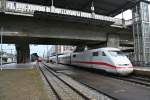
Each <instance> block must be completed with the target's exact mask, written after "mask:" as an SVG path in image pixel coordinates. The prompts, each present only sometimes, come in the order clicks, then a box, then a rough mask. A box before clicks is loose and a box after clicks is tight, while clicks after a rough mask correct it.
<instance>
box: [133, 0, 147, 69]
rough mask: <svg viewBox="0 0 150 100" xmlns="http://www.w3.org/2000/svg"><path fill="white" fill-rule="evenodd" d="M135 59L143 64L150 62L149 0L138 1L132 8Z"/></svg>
mask: <svg viewBox="0 0 150 100" xmlns="http://www.w3.org/2000/svg"><path fill="white" fill-rule="evenodd" d="M132 15H133V16H132V17H133V36H134V57H135V58H134V59H135V62H136V63H137V64H140V65H141V66H143V65H145V64H146V63H148V62H150V29H149V27H150V24H149V9H148V3H147V0H143V1H141V2H140V3H138V4H137V5H136V6H135V7H134V8H133V10H132Z"/></svg>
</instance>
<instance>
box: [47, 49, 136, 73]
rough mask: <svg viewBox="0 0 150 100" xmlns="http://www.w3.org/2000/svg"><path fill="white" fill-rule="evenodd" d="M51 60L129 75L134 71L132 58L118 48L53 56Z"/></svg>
mask: <svg viewBox="0 0 150 100" xmlns="http://www.w3.org/2000/svg"><path fill="white" fill-rule="evenodd" d="M50 59H51V62H57V61H58V63H61V64H69V65H75V66H80V67H85V68H94V69H101V70H104V71H106V72H109V73H114V74H119V75H128V74H130V73H132V72H133V66H132V64H131V62H130V60H129V59H128V58H127V57H126V56H125V55H124V54H123V53H122V52H121V51H120V50H119V49H117V48H110V47H105V48H98V49H93V50H86V51H83V52H74V53H70V54H64V55H59V56H58V57H56V56H55V57H54V56H53V57H51V58H50Z"/></svg>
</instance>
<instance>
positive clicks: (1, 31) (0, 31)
mask: <svg viewBox="0 0 150 100" xmlns="http://www.w3.org/2000/svg"><path fill="white" fill-rule="evenodd" d="M0 33H1V71H2V70H3V68H2V65H3V59H2V57H3V55H2V53H3V27H2V26H1V30H0Z"/></svg>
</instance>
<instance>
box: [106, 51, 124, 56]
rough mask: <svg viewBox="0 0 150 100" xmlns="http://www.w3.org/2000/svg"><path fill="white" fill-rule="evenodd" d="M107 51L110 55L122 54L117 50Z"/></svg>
mask: <svg viewBox="0 0 150 100" xmlns="http://www.w3.org/2000/svg"><path fill="white" fill-rule="evenodd" d="M108 53H109V54H110V55H111V56H124V54H123V52H121V51H117V50H109V51H108Z"/></svg>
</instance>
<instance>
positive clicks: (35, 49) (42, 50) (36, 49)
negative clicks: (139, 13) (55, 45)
mask: <svg viewBox="0 0 150 100" xmlns="http://www.w3.org/2000/svg"><path fill="white" fill-rule="evenodd" d="M149 1H150V0H149ZM149 14H150V5H149ZM123 16H124V19H126V20H128V19H132V13H131V10H127V11H125V12H124V13H123ZM116 18H122V14H120V15H118V16H116ZM50 48H51V46H50V45H48V46H47V45H30V53H31V54H32V53H38V55H40V56H42V57H43V54H44V55H45V56H46V54H47V50H50ZM3 50H4V51H5V52H8V53H13V54H16V50H15V45H14V44H9V45H8V44H3Z"/></svg>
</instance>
